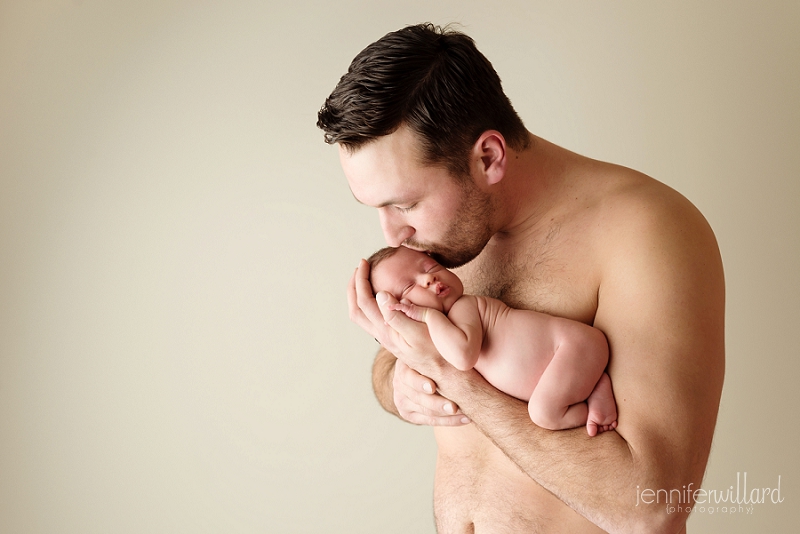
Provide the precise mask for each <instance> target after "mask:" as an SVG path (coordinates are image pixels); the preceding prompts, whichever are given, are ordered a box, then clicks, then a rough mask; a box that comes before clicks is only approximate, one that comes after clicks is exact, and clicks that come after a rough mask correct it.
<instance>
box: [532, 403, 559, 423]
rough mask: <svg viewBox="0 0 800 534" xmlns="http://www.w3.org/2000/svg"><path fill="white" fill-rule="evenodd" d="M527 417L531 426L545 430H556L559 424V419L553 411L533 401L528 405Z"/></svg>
mask: <svg viewBox="0 0 800 534" xmlns="http://www.w3.org/2000/svg"><path fill="white" fill-rule="evenodd" d="M528 415H530V417H531V421H533V424H535V425H536V426H538V427H541V428H544V429H546V430H558V429H559V426H560V424H561V418H559V417H557V416H556V414H555V413H554V412H553V410H550V409H548V408H547V406H546V405H545V404H543V403H541V402H537V401H535V400H531V401H530V402H529V403H528Z"/></svg>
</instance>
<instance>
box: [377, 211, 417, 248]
mask: <svg viewBox="0 0 800 534" xmlns="http://www.w3.org/2000/svg"><path fill="white" fill-rule="evenodd" d="M379 213H380V219H381V228H382V229H383V238H384V239H385V240H386V244H387V245H389V246H390V247H399V246H400V245H402V244H403V242H404V241H405V240H406V239H408V238H410V237H411V236H412V235H414V229H413V228H412V227H411V226H408V225H407V224H405V223H403V222H402V221H398V220H394V219H393V218H392V217H391V216H390V215H387V214H386V212H384V211H383V210H381V211H380V212H379Z"/></svg>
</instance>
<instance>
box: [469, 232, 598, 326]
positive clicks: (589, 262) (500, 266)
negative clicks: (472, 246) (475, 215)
mask: <svg viewBox="0 0 800 534" xmlns="http://www.w3.org/2000/svg"><path fill="white" fill-rule="evenodd" d="M458 274H459V275H460V276H461V278H462V281H463V282H464V291H465V293H468V294H473V295H484V296H488V297H493V298H496V299H499V300H501V301H503V302H504V303H505V304H507V305H508V306H510V307H512V308H517V309H529V310H536V311H539V312H542V313H547V314H550V315H556V316H559V317H566V318H568V319H574V320H577V321H581V322H585V323H587V324H591V323H592V321H593V320H594V315H595V312H596V311H597V293H598V287H599V276H598V269H597V262H596V261H595V259H594V258H593V256H592V252H591V247H587V246H581V243H580V241H578V242H575V241H574V240H564V239H562V240H553V241H552V242H549V243H546V246H539V247H534V248H533V249H532V250H530V249H524V248H520V249H518V250H515V251H511V252H510V251H502V250H498V249H495V250H492V249H489V248H488V247H487V250H485V251H484V252H483V253H482V254H481V255H480V256H479V257H478V258H476V259H475V260H474V261H473V262H471V263H470V264H468V265H466V266H464V267H462V268H461V269H460V270H459V273H458Z"/></svg>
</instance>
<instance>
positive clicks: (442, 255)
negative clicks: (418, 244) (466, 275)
mask: <svg viewBox="0 0 800 534" xmlns="http://www.w3.org/2000/svg"><path fill="white" fill-rule="evenodd" d="M482 250H483V247H481V250H479V251H477V252H474V251H469V252H464V251H452V252H441V251H435V250H432V251H428V255H429V256H430V257H431V258H433V259H434V260H436V261H437V262H438V263H439V264H440V265H442V266H443V267H445V268H447V269H455V268H457V267H461V266H462V265H466V264H467V263H469V262H471V261H472V260H474V259H475V258H477V257H478V255H479V254H480V253H481V251H482Z"/></svg>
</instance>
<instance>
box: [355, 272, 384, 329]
mask: <svg viewBox="0 0 800 534" xmlns="http://www.w3.org/2000/svg"><path fill="white" fill-rule="evenodd" d="M353 278H354V284H355V289H356V303H357V304H358V307H359V308H360V309H361V311H362V312H363V313H364V315H365V316H366V318H367V320H368V321H369V322H370V323H372V324H373V325H378V324H383V315H382V314H381V311H380V310H379V309H378V305H377V304H376V303H375V297H374V294H373V293H372V284H370V283H369V264H368V263H367V260H361V261H360V262H359V264H358V269H356V274H355V275H354V277H353Z"/></svg>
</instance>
